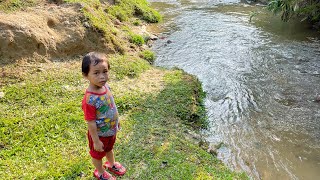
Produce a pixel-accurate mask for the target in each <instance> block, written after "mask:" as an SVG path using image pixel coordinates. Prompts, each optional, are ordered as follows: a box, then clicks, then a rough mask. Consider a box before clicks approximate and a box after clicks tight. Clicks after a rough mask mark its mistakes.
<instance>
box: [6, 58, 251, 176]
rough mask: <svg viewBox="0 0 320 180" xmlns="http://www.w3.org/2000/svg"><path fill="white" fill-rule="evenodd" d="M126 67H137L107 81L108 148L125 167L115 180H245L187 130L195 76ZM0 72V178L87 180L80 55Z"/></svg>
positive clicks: (193, 105)
mask: <svg viewBox="0 0 320 180" xmlns="http://www.w3.org/2000/svg"><path fill="white" fill-rule="evenodd" d="M122 58H125V57H122ZM117 59H121V57H119V56H118V57H114V58H112V60H111V62H112V63H111V64H113V65H115V64H117V62H115V61H116V60H117ZM142 64H143V63H142ZM121 66H125V64H119V63H118V65H117V68H119V69H121ZM131 67H132V69H131V70H129V71H131V72H133V71H135V69H140V70H141V71H140V72H138V71H136V72H138V73H137V74H136V75H135V76H134V77H132V74H131V75H129V76H130V77H128V76H122V78H120V79H119V78H118V77H120V75H119V71H118V69H117V68H114V69H112V72H111V75H112V76H111V77H112V78H111V81H110V86H111V87H112V90H113V92H114V94H115V98H116V103H117V104H118V106H119V109H120V112H121V121H122V130H121V131H120V132H119V135H118V141H117V144H116V146H115V152H116V157H117V160H118V161H121V162H122V163H124V164H125V165H126V166H127V168H128V172H127V174H126V175H125V177H124V178H123V179H181V178H183V179H184V178H185V179H212V178H215V179H219V178H220V179H245V176H244V175H242V174H236V173H233V172H230V171H229V170H228V169H226V168H225V167H224V166H223V165H222V164H221V163H220V162H219V161H218V160H217V159H216V158H215V157H214V156H212V155H211V154H209V153H207V152H206V151H205V150H203V149H202V148H200V147H199V146H198V145H197V144H196V143H195V142H194V140H193V138H192V137H191V136H190V134H188V131H189V130H192V128H191V126H190V125H188V122H189V123H190V121H189V120H191V119H192V118H194V117H196V116H199V117H200V116H201V111H200V110H199V109H197V108H200V106H198V105H199V104H198V103H199V101H200V99H199V98H200V97H201V96H199V94H201V88H200V87H201V86H200V84H199V82H198V81H197V80H196V78H194V77H192V76H190V75H188V74H185V73H183V72H182V71H180V70H173V71H169V70H162V69H156V68H153V67H151V66H147V68H143V69H141V67H144V66H143V65H141V64H140V65H139V66H136V67H134V66H131ZM19 72H23V74H19ZM2 73H3V74H6V75H7V76H3V77H4V78H2V82H3V83H5V82H4V80H6V79H7V82H10V83H5V84H6V85H4V86H3V87H1V90H0V91H1V92H3V93H4V97H2V98H0V131H1V133H0V136H1V137H0V139H1V142H0V147H1V150H0V157H1V161H0V163H1V164H0V167H1V169H0V176H1V177H3V178H4V179H15V178H18V177H24V178H25V179H34V178H35V179H44V178H50V179H51V178H53V179H56V178H62V179H74V178H84V179H92V175H91V173H92V170H93V166H92V165H91V163H90V157H89V155H88V148H87V140H86V137H85V134H86V124H85V122H84V120H83V114H82V111H81V107H80V104H81V99H82V97H83V93H84V89H85V87H86V85H87V82H85V80H84V79H83V78H82V77H81V73H80V60H74V61H71V62H60V63H50V64H20V65H11V66H6V67H4V69H3V72H2ZM15 73H16V74H15ZM121 74H122V72H121ZM195 92H197V93H195ZM200 109H201V108H200ZM194 119H197V118H194Z"/></svg>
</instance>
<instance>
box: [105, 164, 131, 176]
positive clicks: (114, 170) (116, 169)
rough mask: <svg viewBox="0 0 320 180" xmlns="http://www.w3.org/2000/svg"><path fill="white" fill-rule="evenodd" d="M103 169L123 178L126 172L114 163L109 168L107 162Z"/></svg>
mask: <svg viewBox="0 0 320 180" xmlns="http://www.w3.org/2000/svg"><path fill="white" fill-rule="evenodd" d="M103 167H105V168H108V170H109V171H110V172H112V173H114V174H116V175H118V176H123V175H124V174H125V173H126V172H127V170H126V168H125V167H124V166H122V165H121V164H120V163H119V162H115V163H114V164H113V166H112V167H111V166H110V164H109V162H108V161H107V162H105V163H104V165H103Z"/></svg>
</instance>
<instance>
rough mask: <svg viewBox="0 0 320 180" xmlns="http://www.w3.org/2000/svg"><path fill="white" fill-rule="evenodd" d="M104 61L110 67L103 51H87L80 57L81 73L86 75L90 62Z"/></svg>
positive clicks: (95, 63) (94, 63)
mask: <svg viewBox="0 0 320 180" xmlns="http://www.w3.org/2000/svg"><path fill="white" fill-rule="evenodd" d="M103 61H105V62H106V63H107V64H108V69H110V64H109V62H108V59H107V56H106V55H105V54H103V53H98V52H89V53H88V54H86V55H85V56H84V57H83V59H82V74H83V75H84V76H87V75H88V73H89V71H90V64H91V63H93V65H94V66H95V65H97V64H99V63H100V62H103Z"/></svg>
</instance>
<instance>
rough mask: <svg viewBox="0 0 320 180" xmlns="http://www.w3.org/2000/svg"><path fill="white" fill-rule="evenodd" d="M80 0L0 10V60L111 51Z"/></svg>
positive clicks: (56, 58)
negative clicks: (87, 20)
mask: <svg viewBox="0 0 320 180" xmlns="http://www.w3.org/2000/svg"><path fill="white" fill-rule="evenodd" d="M82 8H83V7H82V5H80V4H72V5H71V4H62V5H56V4H46V5H45V6H38V7H32V8H27V9H25V10H23V11H17V12H13V13H4V12H0V64H1V65H6V64H10V63H14V62H17V61H19V60H21V59H27V60H29V61H47V60H61V59H62V58H67V57H68V56H74V55H79V54H83V53H85V52H88V51H90V50H96V51H97V50H100V51H103V52H108V51H111V49H110V48H108V45H107V44H106V43H105V40H104V38H103V36H102V35H101V34H99V33H97V32H94V30H93V28H91V27H90V25H89V23H88V22H86V19H85V17H84V16H83V14H82V13H81V9H82Z"/></svg>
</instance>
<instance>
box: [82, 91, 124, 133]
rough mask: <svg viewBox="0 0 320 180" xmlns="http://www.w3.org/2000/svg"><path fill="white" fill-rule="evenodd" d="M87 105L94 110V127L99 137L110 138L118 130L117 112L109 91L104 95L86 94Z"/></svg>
mask: <svg viewBox="0 0 320 180" xmlns="http://www.w3.org/2000/svg"><path fill="white" fill-rule="evenodd" d="M87 104H90V105H93V106H94V107H95V109H96V112H95V114H96V120H95V122H96V125H97V131H98V135H99V136H104V137H105V136H112V135H114V134H115V133H116V131H117V130H118V127H117V126H118V123H117V122H118V111H117V108H116V106H115V102H114V99H113V97H112V94H111V92H110V91H109V90H107V91H106V93H105V94H102V95H96V94H88V96H87Z"/></svg>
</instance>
